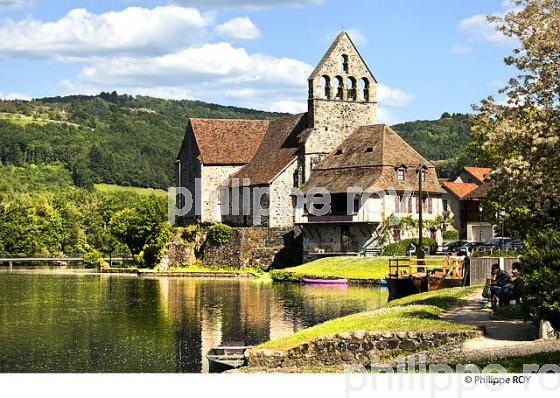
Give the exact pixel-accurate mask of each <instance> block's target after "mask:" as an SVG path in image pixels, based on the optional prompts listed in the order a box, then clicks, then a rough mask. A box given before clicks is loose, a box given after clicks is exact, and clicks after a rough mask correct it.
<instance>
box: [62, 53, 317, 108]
mask: <svg viewBox="0 0 560 398" xmlns="http://www.w3.org/2000/svg"><path fill="white" fill-rule="evenodd" d="M311 71H312V67H311V66H310V65H308V64H306V63H304V62H301V61H298V60H295V59H290V58H277V57H272V56H268V55H264V54H258V53H257V54H250V53H248V52H247V51H246V50H245V49H243V48H237V47H234V46H232V45H231V44H230V43H225V42H222V43H213V44H210V43H207V44H203V45H198V46H193V47H190V48H186V49H184V50H180V51H177V52H176V53H172V54H166V55H161V56H153V57H133V56H123V57H112V58H110V59H103V58H99V59H95V60H90V62H89V63H88V64H87V65H86V66H84V67H83V68H82V70H81V71H80V73H79V74H78V75H77V76H76V77H75V78H74V79H67V81H65V83H64V85H65V89H66V92H67V93H68V94H70V93H79V92H88V93H91V92H99V91H101V90H105V91H107V90H111V91H112V90H117V91H119V92H128V93H131V94H146V95H156V96H160V97H164V98H189V99H190V98H197V99H201V100H205V101H211V102H217V103H222V104H225V103H235V104H238V105H240V106H248V107H253V108H258V109H270V110H273V109H275V107H276V106H277V107H278V108H279V109H281V110H283V111H288V110H290V111H293V110H297V111H301V110H302V109H303V110H305V108H304V106H302V105H301V104H303V105H305V103H306V97H307V77H308V76H309V74H310V73H311ZM276 110H278V109H276Z"/></svg>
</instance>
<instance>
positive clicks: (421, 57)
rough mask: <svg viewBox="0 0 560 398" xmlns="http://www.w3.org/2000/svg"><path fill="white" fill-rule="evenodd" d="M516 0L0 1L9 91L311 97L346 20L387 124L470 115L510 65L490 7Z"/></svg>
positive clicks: (290, 108)
mask: <svg viewBox="0 0 560 398" xmlns="http://www.w3.org/2000/svg"><path fill="white" fill-rule="evenodd" d="M508 9H509V5H508V2H507V0H462V1H459V0H392V1H386V0H346V1H343V0H137V1H134V0H112V1H109V0H95V1H94V0H85V1H80V2H76V1H69V0H50V1H47V0H0V71H1V73H0V97H2V98H37V97H43V96H55V95H66V94H79V93H84V94H95V93H99V92H100V91H113V90H117V91H118V92H119V93H129V94H146V95H153V96H157V97H165V98H190V99H201V100H205V101H211V102H216V103H219V104H224V105H238V106H246V107H252V108H257V109H266V110H277V111H286V112H299V111H303V110H305V108H306V90H307V82H306V78H307V76H308V74H309V72H310V71H311V69H312V68H313V66H314V65H316V64H317V62H318V61H319V60H320V58H321V56H322V55H323V53H324V52H325V50H326V49H327V47H328V45H329V44H330V41H331V40H332V39H333V38H334V36H335V35H336V33H337V32H338V31H340V30H341V28H342V27H344V29H346V30H347V31H348V32H349V33H350V35H351V36H352V37H353V39H354V41H355V43H356V44H357V46H358V49H359V50H360V52H361V53H362V55H363V57H364V59H365V60H366V62H367V63H368V65H369V66H370V68H371V70H372V71H373V73H374V74H375V76H376V78H377V80H378V82H379V83H380V87H379V98H378V100H379V108H380V121H381V122H387V123H395V122H398V121H407V120H416V119H432V118H438V117H439V116H440V115H441V113H442V112H445V111H447V112H468V111H469V110H470V106H471V104H473V103H476V102H478V101H479V100H480V99H482V98H484V97H485V96H487V95H490V94H496V92H497V89H498V88H499V87H500V86H501V85H503V84H504V82H506V81H507V79H508V78H509V77H511V75H512V74H513V73H514V71H513V70H511V69H509V68H508V67H506V66H505V65H504V63H503V58H504V57H505V56H506V55H508V54H509V53H510V52H511V50H512V49H513V48H514V46H515V43H514V42H512V41H511V40H509V39H507V38H505V37H503V36H501V35H500V34H499V33H497V32H495V31H494V29H493V27H492V26H491V25H489V24H488V23H487V22H486V21H485V18H484V16H485V15H488V14H497V13H503V12H505V11H507V10H508Z"/></svg>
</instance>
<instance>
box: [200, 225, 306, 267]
mask: <svg viewBox="0 0 560 398" xmlns="http://www.w3.org/2000/svg"><path fill="white" fill-rule="evenodd" d="M203 253H204V258H203V265H204V266H205V267H222V268H223V267H227V268H236V269H240V268H256V269H262V270H266V269H268V268H270V267H274V268H277V267H287V266H294V265H298V264H300V263H301V238H300V234H299V233H298V232H297V231H295V230H293V229H291V228H261V227H248V228H240V227H236V228H233V231H232V237H231V239H230V241H229V242H228V243H226V244H224V245H212V244H209V243H207V244H206V245H205V246H204V249H203Z"/></svg>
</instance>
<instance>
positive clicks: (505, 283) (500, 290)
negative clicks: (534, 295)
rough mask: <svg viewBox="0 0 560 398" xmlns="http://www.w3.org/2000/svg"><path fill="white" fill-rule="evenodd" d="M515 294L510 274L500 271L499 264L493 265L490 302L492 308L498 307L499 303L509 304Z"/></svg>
mask: <svg viewBox="0 0 560 398" xmlns="http://www.w3.org/2000/svg"><path fill="white" fill-rule="evenodd" d="M512 294H513V282H512V280H511V277H510V276H509V274H508V273H507V272H506V271H504V270H503V269H500V265H499V264H492V283H491V285H490V301H491V303H492V308H495V307H496V304H497V301H498V300H499V301H500V304H506V303H507V302H509V300H510V299H511V297H512Z"/></svg>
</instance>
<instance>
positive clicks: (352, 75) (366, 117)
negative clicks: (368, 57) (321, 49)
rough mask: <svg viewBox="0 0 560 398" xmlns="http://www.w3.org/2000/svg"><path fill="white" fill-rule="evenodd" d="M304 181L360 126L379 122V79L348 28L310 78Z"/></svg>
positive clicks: (339, 35)
mask: <svg viewBox="0 0 560 398" xmlns="http://www.w3.org/2000/svg"><path fill="white" fill-rule="evenodd" d="M308 83H309V96H308V100H307V103H308V117H309V124H310V125H309V127H310V128H312V129H313V132H312V133H311V134H310V135H309V137H308V139H307V140H306V142H305V166H304V181H306V180H307V179H308V178H309V175H310V174H311V171H312V169H313V166H314V165H315V164H316V163H318V162H319V161H320V160H321V159H322V158H323V157H324V156H326V155H327V154H329V153H330V152H331V151H333V150H334V149H335V148H336V147H337V146H338V145H340V143H342V141H344V140H345V139H346V138H347V137H348V136H349V135H350V134H352V133H353V132H354V131H355V130H356V129H357V128H358V127H361V126H367V125H372V124H375V123H376V122H377V80H376V79H375V77H374V76H373V74H372V73H371V71H370V70H369V68H368V66H367V65H366V63H365V62H364V60H363V58H362V56H361V55H360V53H359V52H358V50H357V49H356V46H355V45H354V43H353V42H352V40H351V39H350V36H348V33H346V32H344V31H343V32H340V33H339V34H338V35H337V36H336V39H335V40H334V42H333V43H332V44H331V46H330V47H329V49H328V50H327V52H326V53H325V55H324V56H323V58H322V59H321V61H320V62H319V64H318V65H317V67H316V68H315V69H314V70H313V72H312V73H311V75H310V76H309V78H308Z"/></svg>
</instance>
